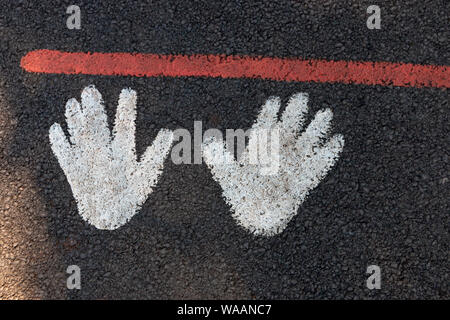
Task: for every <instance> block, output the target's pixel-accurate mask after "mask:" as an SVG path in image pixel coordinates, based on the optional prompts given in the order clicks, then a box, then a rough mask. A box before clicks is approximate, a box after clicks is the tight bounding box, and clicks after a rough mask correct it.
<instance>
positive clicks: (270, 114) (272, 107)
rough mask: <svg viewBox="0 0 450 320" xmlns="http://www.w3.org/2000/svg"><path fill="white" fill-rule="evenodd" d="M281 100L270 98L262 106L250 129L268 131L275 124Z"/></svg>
mask: <svg viewBox="0 0 450 320" xmlns="http://www.w3.org/2000/svg"><path fill="white" fill-rule="evenodd" d="M280 106H281V100H280V98H279V97H270V98H269V99H267V101H266V103H265V104H264V105H263V107H262V109H261V111H260V112H259V114H258V117H257V119H256V122H255V124H254V125H253V126H252V129H269V128H271V127H272V126H273V125H275V124H276V123H277V119H278V116H277V115H278V111H279V110H280Z"/></svg>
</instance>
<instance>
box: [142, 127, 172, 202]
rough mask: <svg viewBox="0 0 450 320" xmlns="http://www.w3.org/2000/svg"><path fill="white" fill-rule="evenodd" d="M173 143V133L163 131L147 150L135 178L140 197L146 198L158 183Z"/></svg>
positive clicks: (160, 131)
mask: <svg viewBox="0 0 450 320" xmlns="http://www.w3.org/2000/svg"><path fill="white" fill-rule="evenodd" d="M172 143H173V131H171V130H168V129H161V130H159V132H158V135H157V136H156V138H155V140H154V141H153V143H152V145H151V146H149V147H148V148H147V150H145V153H144V155H143V157H142V160H141V161H140V162H139V163H138V171H137V174H136V175H135V177H134V178H133V179H134V184H135V186H136V188H137V189H138V190H137V193H138V195H139V197H141V198H142V197H144V198H145V196H146V195H147V194H148V193H150V192H151V191H152V188H153V187H154V186H155V184H156V183H157V181H158V177H159V175H160V174H161V172H162V169H163V166H164V160H165V159H166V157H167V155H168V153H169V151H170V147H171V146H172Z"/></svg>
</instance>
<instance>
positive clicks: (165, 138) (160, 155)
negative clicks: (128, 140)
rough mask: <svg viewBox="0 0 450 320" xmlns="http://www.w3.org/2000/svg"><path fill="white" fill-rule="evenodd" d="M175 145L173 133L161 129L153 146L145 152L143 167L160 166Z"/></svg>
mask: <svg viewBox="0 0 450 320" xmlns="http://www.w3.org/2000/svg"><path fill="white" fill-rule="evenodd" d="M172 143H173V131H171V130H169V129H161V130H159V132H158V135H157V136H156V138H155V140H154V141H153V143H152V145H151V146H149V147H148V148H147V150H145V153H144V156H143V157H142V161H141V163H142V165H144V166H147V167H148V166H149V167H153V166H155V165H156V166H160V165H162V163H163V162H164V160H165V158H166V157H167V154H168V153H169V150H170V147H171V146H172Z"/></svg>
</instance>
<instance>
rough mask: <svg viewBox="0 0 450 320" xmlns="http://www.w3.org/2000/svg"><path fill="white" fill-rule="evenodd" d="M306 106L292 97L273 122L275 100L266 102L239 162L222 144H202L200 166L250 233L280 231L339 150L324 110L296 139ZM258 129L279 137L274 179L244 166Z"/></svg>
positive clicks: (340, 140) (340, 139) (303, 97)
mask: <svg viewBox="0 0 450 320" xmlns="http://www.w3.org/2000/svg"><path fill="white" fill-rule="evenodd" d="M307 103H308V96H307V94H304V93H299V94H296V95H294V96H292V97H291V99H290V100H289V102H288V104H287V106H286V110H285V111H284V113H283V115H282V117H281V121H278V120H277V114H278V111H279V109H280V105H281V103H280V99H279V98H278V97H272V98H269V99H268V100H267V102H266V103H265V105H264V106H263V108H262V110H261V112H260V114H259V116H258V119H257V121H256V122H255V124H254V125H253V127H252V134H251V135H250V139H249V143H248V146H247V148H246V149H245V151H244V154H243V155H242V156H241V160H240V161H239V162H237V161H235V160H234V156H233V152H229V151H228V150H227V147H226V145H225V144H224V143H223V142H222V141H218V140H217V139H215V138H214V137H213V138H211V139H210V140H209V141H207V142H205V143H204V144H203V153H204V159H205V162H206V164H207V165H208V167H209V168H210V169H211V172H212V175H213V178H214V179H215V180H216V181H217V182H218V183H219V184H220V185H221V187H222V189H223V195H224V197H225V199H226V201H227V202H228V204H229V205H230V206H231V208H232V210H233V217H234V218H235V219H236V220H237V221H238V223H239V224H240V225H242V226H243V227H244V228H246V229H248V230H250V231H251V232H253V233H255V234H259V235H267V236H271V235H275V234H278V233H280V232H282V231H283V230H284V229H285V228H286V226H287V224H288V223H289V221H290V220H291V219H292V217H294V215H295V214H296V213H297V210H298V208H299V206H300V205H301V203H302V202H303V201H304V200H305V198H306V196H307V195H308V193H309V191H310V190H312V189H314V188H315V187H316V186H317V185H318V184H319V183H320V181H321V180H322V179H323V178H324V177H325V175H326V174H327V173H328V171H329V170H330V169H331V167H332V166H333V165H334V164H335V162H336V161H337V159H338V157H339V154H340V152H341V151H342V149H343V146H344V138H343V136H342V135H339V134H336V135H334V136H332V137H330V138H328V133H329V129H330V125H331V120H332V116H333V113H332V112H331V110H330V109H326V110H323V111H319V112H318V113H317V114H316V116H315V118H314V119H313V120H312V122H311V123H310V124H309V126H308V127H307V128H306V130H305V131H304V132H303V133H302V134H300V130H301V129H302V126H303V122H304V120H305V115H306V113H307V111H308V105H307ZM260 129H266V130H270V131H275V132H278V133H279V134H278V136H279V139H280V141H279V142H278V145H279V155H278V157H277V159H279V164H277V167H278V166H279V168H277V169H278V170H277V172H276V174H269V175H268V174H264V172H262V170H261V169H262V165H260V164H259V165H258V164H256V165H255V164H252V162H251V161H249V159H250V158H251V157H252V156H254V155H252V154H251V152H252V151H253V150H255V149H252V146H255V145H257V142H256V140H257V139H259V138H258V135H259V132H262V131H261V130H260ZM266 160H267V159H266Z"/></svg>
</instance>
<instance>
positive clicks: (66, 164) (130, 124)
mask: <svg viewBox="0 0 450 320" xmlns="http://www.w3.org/2000/svg"><path fill="white" fill-rule="evenodd" d="M135 119H136V92H135V91H133V90H129V89H124V90H122V92H121V94H120V97H119V105H118V107H117V111H116V118H115V123H114V129H113V133H112V137H111V132H110V130H109V129H108V123H107V118H106V113H105V109H104V107H103V101H102V96H101V94H100V92H98V91H97V90H96V89H95V87H94V86H90V87H86V88H85V89H84V90H83V92H82V94H81V106H80V104H79V103H78V101H77V100H75V99H70V100H69V101H68V102H67V104H66V121H67V127H68V130H69V133H70V142H71V143H69V141H68V140H67V138H66V135H65V134H64V132H63V130H62V129H61V126H60V125H59V124H58V123H55V124H53V125H52V126H51V128H50V143H51V147H52V150H53V152H54V153H55V155H56V157H57V159H58V162H59V164H60V165H61V168H62V169H63V171H64V173H65V175H66V177H67V180H68V182H69V184H70V186H71V188H72V192H73V195H74V197H75V199H76V201H77V205H78V211H79V214H80V215H81V216H82V218H83V219H84V220H86V221H87V222H89V223H90V224H92V225H94V226H95V227H96V228H98V229H107V230H114V229H117V228H118V227H120V226H122V225H124V224H125V223H127V222H128V220H130V219H131V217H133V216H134V215H135V214H136V212H137V210H138V209H139V207H140V206H141V205H142V204H143V203H144V202H145V200H146V199H147V197H148V195H149V194H150V193H151V192H152V189H153V187H154V186H155V185H156V183H157V181H158V177H159V175H160V174H161V171H162V168H163V163H164V160H165V158H166V157H167V155H168V154H169V150H170V147H171V145H172V141H173V133H172V131H170V130H167V129H162V130H160V131H159V133H158V135H157V137H156V138H155V140H154V142H153V144H152V145H151V146H149V147H148V148H147V150H146V151H145V153H144V155H143V157H142V160H141V161H140V162H137V157H136V151H135V130H136V129H135Z"/></svg>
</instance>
